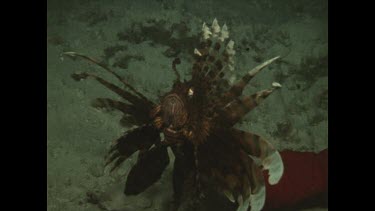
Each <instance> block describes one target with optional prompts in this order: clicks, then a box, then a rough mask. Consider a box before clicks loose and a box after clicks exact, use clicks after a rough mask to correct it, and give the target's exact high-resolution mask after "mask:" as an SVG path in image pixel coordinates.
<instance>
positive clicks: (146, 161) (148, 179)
mask: <svg viewBox="0 0 375 211" xmlns="http://www.w3.org/2000/svg"><path fill="white" fill-rule="evenodd" d="M168 164H169V155H168V150H167V147H166V146H164V145H158V146H155V147H153V148H151V149H149V150H147V151H144V152H143V153H142V156H140V157H139V159H138V161H137V163H136V164H135V165H134V166H133V167H132V169H131V170H130V172H129V175H128V177H127V180H126V185H125V190H124V193H125V194H126V195H136V194H139V193H141V192H143V191H145V190H146V189H147V188H148V187H150V186H151V185H152V184H154V183H155V182H156V181H158V180H159V179H160V178H161V175H162V173H163V172H164V170H165V169H166V167H167V166H168Z"/></svg>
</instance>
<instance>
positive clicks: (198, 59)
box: [64, 19, 283, 210]
mask: <svg viewBox="0 0 375 211" xmlns="http://www.w3.org/2000/svg"><path fill="white" fill-rule="evenodd" d="M228 38H229V32H228V28H227V26H226V25H225V24H224V25H223V26H222V27H220V26H219V24H218V22H217V20H216V19H215V20H214V21H213V23H212V25H211V26H207V25H206V24H203V27H202V32H201V38H200V43H199V45H198V46H197V48H196V49H194V64H193V65H192V69H191V79H190V80H184V81H181V77H180V74H179V72H178V71H177V68H176V65H177V64H179V63H180V60H179V59H178V58H176V59H175V60H174V61H173V63H172V69H173V72H174V74H175V75H176V79H175V81H174V83H173V87H172V89H171V90H170V91H169V92H168V93H166V94H165V95H163V96H162V97H161V98H160V102H157V103H155V102H152V101H151V100H149V99H148V98H147V97H145V96H144V95H143V94H141V93H140V92H138V91H137V90H136V89H135V88H134V87H133V86H131V85H130V84H129V83H128V82H127V81H126V80H124V79H123V78H121V77H120V76H119V75H118V74H117V73H115V72H114V71H112V70H111V69H109V68H108V67H107V66H106V65H104V64H102V63H100V62H97V61H96V60H94V59H92V58H90V57H88V56H85V55H82V54H78V53H76V52H65V53H64V54H65V55H68V56H70V57H80V58H83V59H86V60H89V61H91V62H93V63H95V64H97V65H100V66H101V67H102V68H104V69H105V70H106V71H108V72H109V73H111V74H112V75H114V76H115V77H117V79H118V80H119V81H120V82H122V83H123V84H124V85H125V87H126V89H123V88H120V87H118V86H116V85H114V84H113V83H111V82H109V81H107V80H105V79H103V78H101V77H99V76H97V75H94V74H92V73H87V72H83V73H75V74H73V75H72V77H73V78H74V79H75V80H81V79H86V78H93V79H95V80H96V81H98V82H99V83H100V84H102V85H104V86H105V87H107V88H108V89H110V90H112V91H113V92H115V93H116V94H118V95H119V96H121V97H122V98H123V99H124V100H126V102H121V101H116V100H113V99H108V98H98V99H96V100H95V101H94V102H95V103H94V105H95V107H98V108H108V109H112V110H113V109H115V110H119V111H121V112H122V113H123V114H124V117H123V119H122V120H123V121H127V122H130V123H131V124H133V125H134V126H135V129H132V130H129V131H127V132H126V133H125V134H124V135H123V136H121V137H120V138H118V139H117V140H116V141H115V142H114V144H113V145H112V146H111V148H110V150H109V153H108V155H107V156H106V160H107V161H106V165H108V166H107V168H109V167H110V171H113V170H114V169H116V168H118V167H119V166H120V164H122V163H123V162H124V161H125V160H126V159H127V158H129V157H130V156H131V155H132V154H134V153H135V152H139V153H138V158H137V161H136V164H135V165H134V166H133V167H132V168H131V170H130V172H129V173H128V176H127V179H126V185H125V190H124V194H125V195H135V194H139V193H141V192H143V191H145V190H146V189H147V188H148V187H150V186H151V185H152V184H154V183H155V182H156V181H158V180H159V179H160V178H161V175H162V173H163V171H164V170H165V168H166V167H167V166H168V164H169V162H170V160H169V154H168V150H167V149H168V148H170V149H171V150H172V152H173V154H174V156H175V160H174V166H173V189H174V202H175V203H174V207H175V210H177V209H178V207H179V205H180V204H181V201H182V200H183V199H184V197H187V196H192V197H193V198H197V200H198V201H199V199H200V198H201V197H205V194H206V192H207V190H209V189H210V190H214V191H215V193H219V194H221V195H222V196H223V197H227V198H228V199H229V200H230V201H231V202H232V203H233V204H234V205H235V207H236V209H237V210H249V209H250V210H261V209H262V207H263V206H264V203H265V197H266V190H265V178H264V175H263V171H264V170H268V173H269V177H268V182H269V183H270V184H271V185H272V184H276V183H278V181H279V180H280V178H281V176H282V174H283V162H282V160H281V157H280V154H279V152H278V151H277V150H276V149H275V148H274V147H273V146H272V145H271V144H270V143H269V142H268V141H266V140H265V139H264V138H262V137H260V136H259V135H256V134H254V133H250V132H245V131H242V130H239V129H236V128H235V127H234V125H235V124H236V123H237V122H239V121H240V120H241V118H243V117H244V116H245V115H246V114H247V113H248V112H249V111H250V110H252V109H254V108H255V107H256V106H257V105H258V104H259V103H260V102H261V101H262V100H264V99H265V98H267V97H268V96H269V95H270V94H271V93H272V92H273V91H274V90H276V89H278V88H280V87H281V85H280V84H279V83H276V82H274V83H272V87H270V88H269V89H265V90H262V91H259V92H256V93H255V94H252V95H249V96H243V95H242V92H243V90H244V88H245V86H246V85H247V84H248V83H249V81H250V80H251V79H252V78H253V77H254V76H255V75H256V74H257V73H259V72H260V71H261V70H262V69H264V68H265V67H267V66H268V65H269V64H271V63H272V62H273V61H275V60H276V59H278V58H279V57H275V58H272V59H270V60H267V61H265V62H264V63H262V64H260V65H258V66H257V67H255V68H253V69H252V70H250V71H249V72H247V73H246V74H245V75H244V76H243V77H242V78H240V79H239V80H238V81H237V82H236V81H233V82H231V79H233V78H231V77H230V76H231V75H232V76H233V74H232V73H233V70H234V60H233V58H234V55H235V50H234V48H233V46H234V42H233V41H232V40H228ZM161 134H163V136H162V135H161ZM161 137H163V138H161Z"/></svg>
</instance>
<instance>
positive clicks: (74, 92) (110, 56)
mask: <svg viewBox="0 0 375 211" xmlns="http://www.w3.org/2000/svg"><path fill="white" fill-rule="evenodd" d="M214 18H217V20H218V22H219V24H220V25H222V24H224V23H226V24H227V26H228V28H229V31H230V38H231V39H232V40H234V42H235V50H236V55H235V68H236V70H235V73H236V74H237V75H238V76H241V75H243V74H244V73H245V72H246V71H248V70H250V69H251V68H253V67H255V66H256V65H257V64H260V63H261V62H263V61H265V60H267V59H270V58H273V57H275V56H277V55H281V56H282V57H283V59H282V62H277V63H275V64H272V65H270V66H269V67H267V69H265V70H264V71H262V72H261V73H259V74H258V75H257V76H256V77H255V78H254V79H253V80H252V81H251V82H250V84H249V85H248V86H247V88H246V89H245V94H249V93H254V92H256V91H259V90H262V89H265V88H269V87H270V85H271V83H272V82H273V81H277V82H279V83H281V84H282V85H283V87H282V88H281V89H280V90H278V91H277V92H275V93H274V94H272V95H271V96H270V97H268V98H267V100H266V101H264V102H263V103H262V104H261V105H260V106H258V107H257V108H256V109H255V110H254V111H252V112H251V113H249V114H248V115H247V116H246V117H245V118H244V120H243V121H242V122H241V123H240V124H237V125H236V127H237V128H240V129H243V130H245V131H251V132H254V133H256V134H260V135H261V136H263V137H265V138H266V139H267V140H269V141H270V142H271V143H272V144H273V145H274V146H275V147H276V148H277V149H278V150H285V149H291V150H294V151H309V152H320V151H321V150H323V149H326V148H328V3H327V1H325V0H137V1H130V0H106V1H98V0H80V1H73V0H65V1H59V0H48V5H47V99H48V102H47V103H48V104H47V127H48V128H47V147H48V148H47V149H48V153H47V169H48V173H47V174H48V175H47V193H48V195H47V206H48V210H49V211H58V210H66V211H70V210H71V211H76V210H77V211H78V210H84V211H88V210H90V211H97V210H102V209H101V208H100V206H97V203H96V201H95V200H96V199H95V197H92V196H94V195H95V193H101V192H104V191H105V192H108V193H109V194H108V196H103V197H104V198H105V197H108V198H111V199H112V202H111V203H112V204H111V206H112V207H113V210H160V211H164V210H168V209H169V208H170V203H171V201H172V191H173V189H172V174H171V170H172V163H173V162H171V163H170V164H169V166H168V168H167V170H166V171H165V172H164V173H163V176H162V178H161V180H159V181H158V182H157V183H156V184H155V185H153V186H152V187H150V188H149V189H147V190H146V191H145V192H144V193H142V194H140V195H138V196H131V197H129V196H124V195H123V194H122V192H123V188H124V184H125V178H126V173H127V172H128V170H129V168H130V167H131V166H133V165H134V163H135V161H136V159H135V158H136V155H133V156H132V158H133V159H132V158H130V159H128V161H127V162H126V163H124V164H123V165H122V166H121V168H120V169H119V170H118V171H117V172H114V173H113V174H111V175H108V174H105V173H104V155H105V154H106V152H107V150H108V147H109V146H110V144H111V143H112V141H114V140H115V139H117V138H118V137H119V136H120V135H121V134H123V132H124V131H126V130H127V128H125V127H123V126H121V125H120V124H119V121H120V119H121V117H122V115H121V114H120V113H119V112H118V113H117V112H106V111H102V110H97V109H95V108H93V107H91V106H90V104H91V102H92V100H94V99H95V98H97V97H109V98H113V99H119V97H118V96H116V95H115V94H113V93H112V92H111V91H109V90H107V89H106V88H104V87H103V86H101V85H100V84H99V83H97V82H96V81H94V80H85V81H82V82H76V81H74V80H73V79H72V78H71V76H70V75H71V74H72V73H74V72H80V71H90V72H94V73H96V74H98V75H101V76H102V77H104V78H106V79H108V80H110V81H113V82H116V80H114V78H112V77H111V76H110V75H108V74H106V72H105V71H103V70H101V69H100V68H98V67H96V66H94V65H91V64H88V63H87V62H85V61H78V60H77V61H73V60H71V59H69V58H66V57H64V58H63V57H61V53H62V52H64V51H75V52H79V53H83V54H86V55H88V56H91V57H94V58H97V59H99V60H102V61H104V62H105V63H107V64H108V65H109V66H111V67H112V68H113V69H114V70H116V71H117V72H118V73H119V74H120V75H122V76H123V77H124V78H126V79H127V80H128V81H129V83H130V84H132V85H133V86H134V87H135V88H136V89H137V90H139V91H140V92H142V93H143V94H145V95H146V96H147V97H149V98H150V99H152V100H153V101H155V102H156V101H157V99H158V96H160V95H162V94H163V93H165V92H167V91H169V89H170V88H171V85H172V83H173V80H174V79H175V75H174V73H173V71H172V67H171V64H172V61H173V59H174V58H175V57H179V58H180V59H181V64H180V65H179V66H178V67H177V69H178V70H179V71H180V73H182V74H181V75H182V77H183V78H184V77H186V78H188V77H189V71H190V68H191V67H192V56H191V55H192V53H193V50H194V48H195V46H196V45H197V44H198V34H199V32H200V30H201V26H202V23H203V22H206V23H208V24H211V23H212V21H213V19H214ZM171 157H173V156H172V155H171ZM172 160H173V159H172ZM108 190H111V191H108Z"/></svg>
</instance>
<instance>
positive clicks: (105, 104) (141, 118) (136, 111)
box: [91, 98, 151, 126]
mask: <svg viewBox="0 0 375 211" xmlns="http://www.w3.org/2000/svg"><path fill="white" fill-rule="evenodd" d="M91 105H92V106H93V107H94V108H98V109H105V110H109V111H112V110H118V111H121V112H122V113H123V114H124V117H123V118H122V119H121V121H120V123H121V125H123V126H130V125H143V124H147V123H149V122H151V116H150V115H149V113H150V109H149V108H148V107H146V106H144V105H143V106H142V105H140V106H135V105H133V104H127V103H124V102H121V101H117V100H113V99H109V98H97V99H95V100H94V101H93V102H92V103H91Z"/></svg>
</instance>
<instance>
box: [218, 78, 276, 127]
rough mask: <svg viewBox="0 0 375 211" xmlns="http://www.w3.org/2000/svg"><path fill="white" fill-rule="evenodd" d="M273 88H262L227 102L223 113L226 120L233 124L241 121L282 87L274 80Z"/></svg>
mask: <svg viewBox="0 0 375 211" xmlns="http://www.w3.org/2000/svg"><path fill="white" fill-rule="evenodd" d="M272 86H273V87H272V88H270V89H265V90H261V91H259V92H257V93H255V94H253V95H250V96H245V97H242V98H235V100H233V101H231V102H229V103H228V104H226V105H225V106H224V108H223V111H224V112H223V114H224V118H225V120H226V122H228V123H230V124H231V125H234V124H236V123H237V122H238V121H240V120H241V119H242V118H243V117H244V116H245V115H246V114H247V113H248V112H250V111H251V110H253V109H254V108H256V107H257V106H258V105H259V104H260V103H261V102H262V101H263V100H264V99H266V98H267V97H268V96H270V95H271V94H272V93H273V92H274V90H276V89H278V88H280V87H281V85H280V84H279V83H276V82H274V83H273V84H272Z"/></svg>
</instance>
